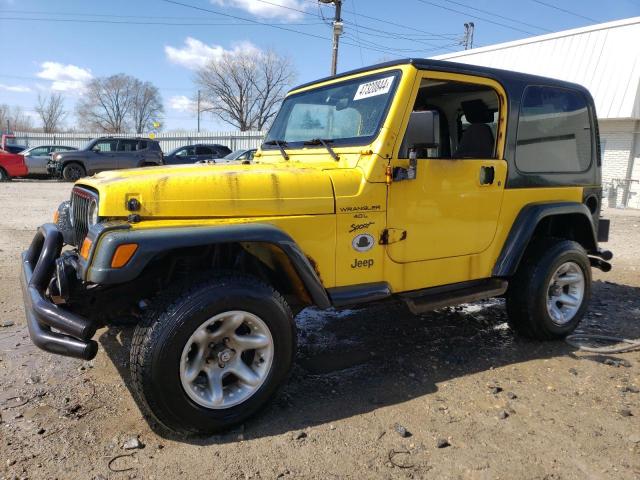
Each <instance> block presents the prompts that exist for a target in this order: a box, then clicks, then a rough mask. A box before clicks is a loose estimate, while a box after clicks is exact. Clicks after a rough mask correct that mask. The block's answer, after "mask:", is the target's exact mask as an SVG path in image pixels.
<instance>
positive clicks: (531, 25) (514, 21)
mask: <svg viewBox="0 0 640 480" xmlns="http://www.w3.org/2000/svg"><path fill="white" fill-rule="evenodd" d="M446 1H447V2H448V3H454V4H456V5H460V6H461V7H464V8H468V9H470V10H475V11H476V12H481V13H486V14H487V15H491V16H492V17H496V18H501V19H503V20H507V21H508V22H513V23H518V24H520V25H524V26H525V27H531V28H537V29H538V30H542V31H543V32H551V30H549V29H548V28H544V27H539V26H537V25H533V24H531V23H527V22H523V21H521V20H516V19H515V18H510V17H505V16H504V15H499V14H497V13H493V12H490V11H488V10H483V9H481V8H476V7H472V6H471V5H466V4H464V3H461V2H456V1H455V0H446Z"/></svg>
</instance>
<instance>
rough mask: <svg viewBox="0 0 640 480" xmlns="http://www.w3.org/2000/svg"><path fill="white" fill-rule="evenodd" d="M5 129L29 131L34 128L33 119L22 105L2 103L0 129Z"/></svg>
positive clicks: (0, 105)
mask: <svg viewBox="0 0 640 480" xmlns="http://www.w3.org/2000/svg"><path fill="white" fill-rule="evenodd" d="M4 129H10V130H12V131H14V132H29V131H32V130H33V121H32V119H31V117H30V116H29V115H27V114H26V113H25V112H24V110H22V108H21V107H19V106H13V107H12V106H9V105H7V104H0V131H3V130H4Z"/></svg>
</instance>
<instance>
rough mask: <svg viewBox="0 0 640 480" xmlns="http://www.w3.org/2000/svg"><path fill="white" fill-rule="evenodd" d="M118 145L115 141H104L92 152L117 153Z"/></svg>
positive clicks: (95, 146) (96, 145) (97, 144)
mask: <svg viewBox="0 0 640 480" xmlns="http://www.w3.org/2000/svg"><path fill="white" fill-rule="evenodd" d="M117 144H118V142H117V141H115V140H104V141H101V142H98V143H96V144H95V145H94V146H93V147H92V148H91V150H94V151H100V152H103V153H104V152H115V151H116V145H117Z"/></svg>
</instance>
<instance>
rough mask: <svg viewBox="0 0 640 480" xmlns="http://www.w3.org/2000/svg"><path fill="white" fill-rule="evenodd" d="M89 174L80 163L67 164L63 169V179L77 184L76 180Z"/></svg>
mask: <svg viewBox="0 0 640 480" xmlns="http://www.w3.org/2000/svg"><path fill="white" fill-rule="evenodd" d="M86 174H87V173H86V172H85V169H84V167H83V166H82V165H80V164H79V163H75V162H72V163H67V164H66V165H65V166H64V168H63V169H62V178H64V179H65V180H66V181H67V182H75V181H76V180H80V179H81V178H82V177H84V176H85V175H86Z"/></svg>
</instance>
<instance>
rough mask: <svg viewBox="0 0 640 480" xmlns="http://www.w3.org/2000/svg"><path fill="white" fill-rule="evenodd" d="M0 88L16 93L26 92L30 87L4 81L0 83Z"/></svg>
mask: <svg viewBox="0 0 640 480" xmlns="http://www.w3.org/2000/svg"><path fill="white" fill-rule="evenodd" d="M0 90H6V91H7V92H16V93H28V92H30V91H31V88H30V87H27V86H26V85H5V84H4V83H0Z"/></svg>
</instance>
